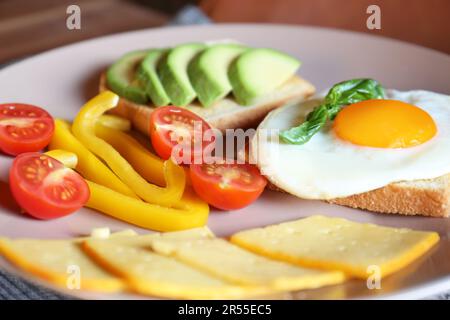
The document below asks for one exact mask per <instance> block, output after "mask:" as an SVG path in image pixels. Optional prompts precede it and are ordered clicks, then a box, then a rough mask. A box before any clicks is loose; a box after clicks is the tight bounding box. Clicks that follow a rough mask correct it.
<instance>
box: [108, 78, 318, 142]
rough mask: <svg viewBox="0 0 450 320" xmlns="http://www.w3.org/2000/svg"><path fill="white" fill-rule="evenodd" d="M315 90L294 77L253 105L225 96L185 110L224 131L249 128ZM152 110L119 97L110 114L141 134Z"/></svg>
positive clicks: (308, 95)
mask: <svg viewBox="0 0 450 320" xmlns="http://www.w3.org/2000/svg"><path fill="white" fill-rule="evenodd" d="M107 89H108V87H107V83H106V76H105V73H103V74H102V75H101V77H100V84H99V91H100V92H102V91H104V90H107ZM314 92H315V88H314V86H313V85H312V84H311V83H309V82H308V81H306V80H304V79H302V78H300V77H298V76H293V77H292V78H291V79H290V80H288V81H287V82H286V83H285V84H283V85H282V86H281V87H280V88H278V89H277V90H276V91H274V92H272V93H270V94H267V95H265V96H262V97H261V98H259V99H258V101H256V102H255V104H254V105H252V106H241V105H239V104H238V103H237V102H236V101H235V100H234V99H232V98H230V97H227V98H225V99H222V100H221V101H219V102H217V103H216V104H214V105H212V106H210V107H208V108H205V107H203V106H201V105H200V104H199V103H198V102H196V101H195V102H194V103H192V104H190V105H188V106H187V107H186V109H188V110H190V111H192V112H194V113H196V114H197V115H199V116H200V117H202V118H203V119H205V120H206V121H207V122H208V123H209V124H210V125H211V126H212V127H214V128H217V129H220V130H222V131H224V130H225V129H237V128H242V129H246V128H252V127H256V126H257V125H258V124H259V122H261V121H262V119H264V117H265V116H266V115H267V114H268V113H269V112H270V111H272V110H273V109H275V108H278V107H280V106H282V105H284V104H285V103H287V102H290V101H302V100H304V99H306V98H308V97H310V96H311V95H313V94H314ZM154 109H155V107H154V106H151V105H140V104H136V103H134V102H132V101H129V100H127V99H124V98H120V100H119V105H118V106H117V107H116V108H114V109H113V110H111V113H113V114H116V115H119V116H121V117H124V118H127V119H129V120H130V121H131V122H132V123H133V126H134V127H135V128H136V129H137V130H139V131H140V132H142V133H144V134H146V135H147V134H148V132H149V123H150V121H149V120H150V115H151V113H152V111H153V110H154Z"/></svg>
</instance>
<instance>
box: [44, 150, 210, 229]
mask: <svg viewBox="0 0 450 320" xmlns="http://www.w3.org/2000/svg"><path fill="white" fill-rule="evenodd" d="M46 154H47V155H49V156H51V157H53V158H55V159H56V160H59V161H61V162H62V163H63V164H64V165H66V166H67V167H71V168H74V167H75V166H76V165H77V160H78V159H77V156H76V155H75V154H74V153H72V152H68V151H65V150H53V151H49V152H47V153H46ZM86 182H87V183H88V186H89V190H90V198H89V201H88V202H87V204H86V207H89V208H92V209H95V210H98V211H100V212H103V213H105V214H107V215H110V216H112V217H115V218H117V219H120V220H123V221H126V222H128V223H131V224H134V225H137V226H139V227H142V228H146V229H151V230H156V231H177V230H184V229H191V228H196V227H201V226H204V225H205V224H206V222H207V220H208V213H209V207H208V204H207V203H206V202H204V201H202V200H200V198H198V197H197V196H196V195H195V193H194V192H193V191H192V190H191V189H190V188H186V189H185V191H184V195H183V197H182V199H181V200H180V201H179V202H178V203H177V204H175V205H174V207H173V208H167V207H162V206H159V205H155V204H149V203H146V202H144V201H141V200H138V199H135V198H131V197H128V196H126V195H124V194H121V193H119V192H116V191H114V190H112V189H109V188H107V187H105V186H101V185H99V184H97V183H95V182H92V181H89V180H86Z"/></svg>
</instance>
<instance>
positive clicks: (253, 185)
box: [190, 161, 267, 210]
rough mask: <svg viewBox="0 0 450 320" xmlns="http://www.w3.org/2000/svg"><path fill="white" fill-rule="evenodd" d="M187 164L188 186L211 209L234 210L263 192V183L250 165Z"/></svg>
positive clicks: (255, 169)
mask: <svg viewBox="0 0 450 320" xmlns="http://www.w3.org/2000/svg"><path fill="white" fill-rule="evenodd" d="M223 162H224V161H219V163H215V164H206V163H205V164H191V166H190V174H191V180H192V186H193V187H194V190H195V191H196V192H197V194H198V195H199V196H200V197H201V198H202V199H203V200H205V201H206V202H208V203H209V204H211V205H212V206H214V207H216V208H219V209H223V210H236V209H240V208H243V207H245V206H248V205H249V204H250V203H252V202H253V201H255V200H256V199H257V198H258V197H259V196H260V195H261V193H262V192H263V190H264V188H265V186H266V184H267V180H266V179H265V178H264V177H263V176H262V175H261V174H260V173H259V170H258V168H256V167H255V166H253V165H250V164H226V163H223Z"/></svg>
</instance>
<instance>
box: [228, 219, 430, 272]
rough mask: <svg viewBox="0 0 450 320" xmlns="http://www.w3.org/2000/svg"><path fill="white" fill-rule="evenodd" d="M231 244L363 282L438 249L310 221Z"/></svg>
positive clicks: (413, 239)
mask: <svg viewBox="0 0 450 320" xmlns="http://www.w3.org/2000/svg"><path fill="white" fill-rule="evenodd" d="M231 241H232V242H233V243H235V244H237V245H239V246H241V247H243V248H246V249H248V250H250V251H253V252H256V253H258V254H261V255H265V256H268V257H271V258H273V259H277V260H283V261H287V262H291V263H296V264H298V265H302V266H307V267H312V268H322V269H328V270H342V271H344V272H346V273H348V274H349V275H353V276H356V277H359V278H367V277H368V276H369V275H370V272H373V270H378V271H380V275H381V276H386V275H388V274H391V273H393V272H395V271H397V270H399V269H401V268H403V267H405V266H406V265H408V264H410V263H411V262H412V261H414V260H415V259H417V258H418V257H419V256H421V255H423V254H424V253H425V252H426V251H428V250H429V249H430V248H431V247H432V246H433V245H434V244H435V243H437V242H438V241H439V235H438V234H437V233H435V232H422V231H414V230H409V229H395V228H388V227H381V226H377V225H373V224H362V223H356V222H351V221H348V220H345V219H340V218H329V217H323V216H312V217H309V218H305V219H300V220H297V221H292V222H286V223H282V224H279V225H273V226H268V227H265V228H257V229H252V230H246V231H242V232H238V233H236V234H234V235H233V236H232V237H231ZM373 266H374V267H375V268H373ZM369 267H370V268H369ZM368 268H369V270H371V271H369V270H368Z"/></svg>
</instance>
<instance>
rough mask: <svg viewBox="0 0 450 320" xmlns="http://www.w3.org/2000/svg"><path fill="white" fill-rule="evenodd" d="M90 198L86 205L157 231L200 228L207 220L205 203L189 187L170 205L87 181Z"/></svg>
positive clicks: (207, 211) (206, 205) (207, 210)
mask: <svg viewBox="0 0 450 320" xmlns="http://www.w3.org/2000/svg"><path fill="white" fill-rule="evenodd" d="M86 182H87V183H88V185H89V189H90V192H91V197H90V198H89V201H88V202H87V204H86V206H87V207H89V208H92V209H95V210H98V211H101V212H103V213H106V214H107V215H109V216H112V217H114V218H116V219H120V220H123V221H126V222H128V223H132V224H134V225H137V226H139V227H142V228H146V229H151V230H156V231H164V232H165V231H177V230H184V229H191V228H196V227H201V226H204V225H205V224H206V222H207V221H208V213H209V207H208V204H207V203H206V202H204V201H202V200H200V199H199V198H198V197H197V196H196V195H195V194H194V193H193V191H192V190H190V188H186V189H185V192H184V195H183V197H182V199H181V200H180V201H178V202H177V203H176V204H175V205H174V206H173V207H172V208H167V207H163V206H159V205H156V204H150V203H146V202H144V201H142V200H137V199H133V198H130V197H127V196H125V195H123V194H121V193H118V192H116V191H114V190H111V189H109V188H107V187H104V186H101V185H98V184H96V183H94V182H91V181H86Z"/></svg>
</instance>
